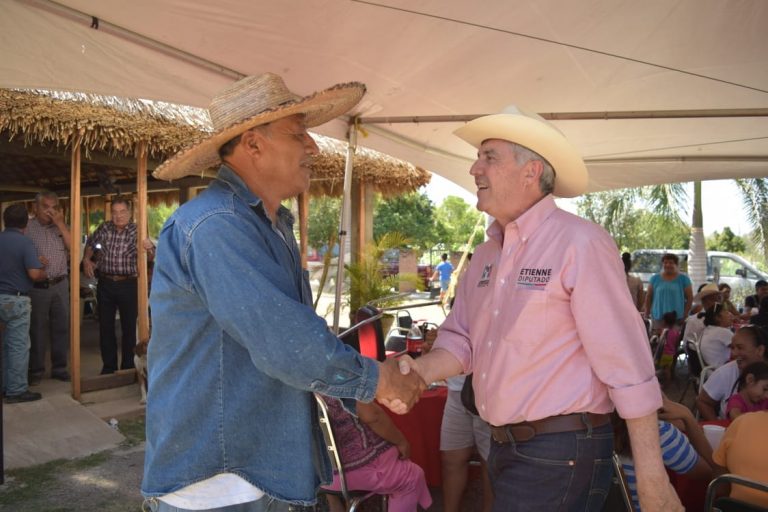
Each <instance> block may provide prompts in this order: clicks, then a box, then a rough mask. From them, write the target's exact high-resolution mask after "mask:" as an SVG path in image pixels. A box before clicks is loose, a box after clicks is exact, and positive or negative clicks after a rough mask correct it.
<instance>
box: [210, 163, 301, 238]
mask: <svg viewBox="0 0 768 512" xmlns="http://www.w3.org/2000/svg"><path fill="white" fill-rule="evenodd" d="M216 178H217V179H219V180H221V181H222V182H224V183H225V184H226V185H227V186H229V188H230V189H232V192H233V193H234V194H235V195H236V196H237V197H239V198H240V199H242V200H243V201H245V202H246V204H248V206H250V207H251V209H254V210H255V211H260V212H261V213H263V214H264V215H266V216H267V218H269V216H268V215H267V213H266V210H265V209H264V203H263V202H262V200H261V198H260V197H259V196H257V195H256V194H254V193H253V192H251V189H249V188H248V186H247V185H246V184H245V182H244V181H243V179H242V178H241V177H240V176H239V175H238V174H237V173H236V172H235V171H234V170H233V169H232V168H231V167H229V166H228V165H227V164H222V165H221V167H219V173H218V175H217V176H216ZM277 216H278V218H279V220H280V221H282V222H286V223H287V224H288V225H289V226H293V222H294V218H293V214H291V211H290V210H289V209H288V208H286V207H285V206H283V205H280V207H279V208H278V209H277Z"/></svg>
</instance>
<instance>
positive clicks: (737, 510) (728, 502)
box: [704, 473, 768, 512]
mask: <svg viewBox="0 0 768 512" xmlns="http://www.w3.org/2000/svg"><path fill="white" fill-rule="evenodd" d="M725 483H728V484H738V485H743V486H744V487H750V488H752V489H757V490H758V491H763V492H764V493H766V495H768V485H766V484H763V483H760V482H757V481H755V480H752V479H750V478H746V477H743V476H739V475H734V474H731V473H727V474H725V475H720V476H718V477H717V478H715V479H714V480H712V481H711V482H709V486H707V495H706V498H705V500H704V510H705V511H706V512H709V511H720V512H760V511H765V507H761V506H759V505H753V504H752V503H747V502H746V501H741V500H736V499H733V498H731V497H728V496H724V497H720V498H716V496H717V487H718V486H719V485H721V484H725Z"/></svg>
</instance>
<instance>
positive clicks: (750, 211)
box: [734, 178, 768, 259]
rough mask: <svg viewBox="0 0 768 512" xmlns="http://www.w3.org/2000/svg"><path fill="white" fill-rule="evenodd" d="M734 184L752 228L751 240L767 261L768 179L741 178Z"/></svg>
mask: <svg viewBox="0 0 768 512" xmlns="http://www.w3.org/2000/svg"><path fill="white" fill-rule="evenodd" d="M734 182H735V183H736V187H737V188H738V189H739V192H741V196H742V202H743V205H744V213H745V214H746V216H747V221H748V222H749V224H750V226H751V227H752V240H753V241H754V243H755V244H756V245H757V246H758V247H759V248H760V249H761V250H762V252H763V255H764V256H765V258H766V259H768V243H766V242H767V240H766V232H768V178H742V179H737V180H734Z"/></svg>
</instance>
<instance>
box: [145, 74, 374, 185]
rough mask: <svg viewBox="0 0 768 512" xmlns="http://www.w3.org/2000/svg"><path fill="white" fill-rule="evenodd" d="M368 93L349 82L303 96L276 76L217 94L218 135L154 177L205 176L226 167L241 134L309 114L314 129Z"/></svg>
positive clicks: (246, 81)
mask: <svg viewBox="0 0 768 512" xmlns="http://www.w3.org/2000/svg"><path fill="white" fill-rule="evenodd" d="M363 94H365V85H364V84H361V83H360V82H349V83H344V84H337V85H334V86H333V87H330V88H328V89H325V90H323V91H320V92H316V93H314V94H312V95H310V96H305V97H301V96H299V95H297V94H294V93H292V92H291V91H289V90H288V88H287V87H286V85H285V83H284V82H283V79H282V78H280V77H279V76H278V75H276V74H274V73H264V74H261V75H255V76H248V77H245V78H243V79H242V80H238V81H237V82H235V83H233V84H232V85H230V86H229V87H227V88H226V89H224V90H223V91H221V92H220V93H219V94H217V95H216V97H214V98H213V101H211V104H210V105H209V106H208V113H209V114H210V116H211V121H212V123H213V128H214V132H213V133H212V134H211V135H209V136H207V137H205V138H204V139H202V140H199V141H197V142H195V143H194V144H192V145H190V146H188V147H186V148H184V149H182V150H181V151H179V152H178V153H176V154H175V155H174V156H172V157H171V158H169V159H168V160H166V161H165V162H163V164H161V165H160V166H159V167H158V168H157V169H155V172H154V173H153V175H154V176H155V177H156V178H159V179H163V180H173V179H176V178H181V177H182V176H187V175H198V176H199V175H201V174H203V172H204V171H205V170H206V169H210V168H212V167H216V166H218V165H219V164H221V159H220V158H219V154H218V151H219V148H220V147H221V146H223V145H224V144H225V143H226V142H228V141H229V140H231V139H233V138H235V137H237V136H238V135H240V134H241V133H243V132H245V131H247V130H249V129H251V128H253V127H255V126H259V125H263V124H267V123H270V122H272V121H276V120H278V119H281V118H283V117H288V116H291V115H294V114H305V115H306V118H305V119H306V124H307V127H308V128H309V127H312V126H318V125H321V124H323V123H325V122H327V121H330V120H331V119H334V118H336V117H338V116H340V115H342V114H344V113H345V112H347V111H348V110H349V109H351V108H352V107H354V106H355V105H357V103H358V102H359V101H360V99H361V98H362V97H363Z"/></svg>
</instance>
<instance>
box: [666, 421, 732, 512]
mask: <svg viewBox="0 0 768 512" xmlns="http://www.w3.org/2000/svg"><path fill="white" fill-rule="evenodd" d="M730 423H731V421H730V420H714V421H702V422H701V425H720V426H721V427H727V426H728V425H729V424H730ZM667 473H669V481H670V482H672V486H673V487H674V488H675V491H676V492H677V495H678V496H679V497H680V501H681V502H682V504H683V506H684V507H685V510H704V498H705V497H706V494H707V485H709V482H710V480H694V479H692V478H688V477H687V476H685V475H678V474H675V473H673V472H671V471H668V472H667Z"/></svg>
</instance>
